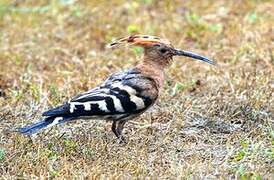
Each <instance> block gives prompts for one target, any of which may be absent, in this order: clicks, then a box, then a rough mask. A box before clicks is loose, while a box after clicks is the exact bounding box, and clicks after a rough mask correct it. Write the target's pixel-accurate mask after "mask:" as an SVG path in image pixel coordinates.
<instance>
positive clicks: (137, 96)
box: [17, 35, 215, 142]
mask: <svg viewBox="0 0 274 180" xmlns="http://www.w3.org/2000/svg"><path fill="white" fill-rule="evenodd" d="M122 44H126V45H128V46H139V47H142V48H143V56H142V58H141V60H140V62H139V63H138V64H137V65H136V66H135V67H133V68H130V69H128V70H125V71H122V72H117V73H114V74H112V75H110V76H109V77H108V78H107V79H106V80H105V81H104V82H103V83H102V84H100V85H98V86H97V87H95V88H93V89H91V90H89V91H87V92H83V93H80V94H79V95H77V96H75V97H73V98H72V99H70V100H69V101H67V102H65V103H64V104H62V105H59V106H57V107H55V108H52V109H50V110H48V111H46V112H44V113H42V116H43V118H42V120H40V121H39V122H37V123H34V124H31V125H27V126H25V127H22V128H18V129H17V130H18V131H19V132H20V133H22V134H24V135H32V134H36V133H38V132H39V131H41V130H44V129H47V128H50V127H52V126H54V125H57V124H63V123H65V122H69V121H74V120H78V119H98V120H99V119H101V120H106V121H111V122H112V127H111V130H112V131H113V133H114V134H115V136H116V137H117V139H118V140H119V142H125V138H124V136H123V134H122V132H123V129H124V125H125V123H126V122H128V121H129V120H132V119H134V118H136V117H138V116H140V115H141V114H143V113H144V112H146V111H147V110H148V109H149V108H150V107H152V106H153V105H154V104H155V103H156V102H157V100H158V99H159V97H160V95H161V93H162V91H163V85H164V81H165V69H166V68H167V67H168V66H169V65H170V64H171V63H172V62H173V57H174V56H185V57H189V58H194V59H197V60H201V61H204V62H207V63H209V64H211V65H214V64H215V62H214V61H213V60H211V59H209V58H207V57H205V56H202V55H199V54H196V53H193V52H190V51H186V50H180V49H176V48H174V46H173V45H172V44H171V43H170V41H168V40H167V39H164V38H160V37H157V36H150V35H130V36H127V37H123V38H120V39H117V40H116V41H114V42H112V43H111V44H109V45H108V47H109V48H116V47H119V46H120V45H122Z"/></svg>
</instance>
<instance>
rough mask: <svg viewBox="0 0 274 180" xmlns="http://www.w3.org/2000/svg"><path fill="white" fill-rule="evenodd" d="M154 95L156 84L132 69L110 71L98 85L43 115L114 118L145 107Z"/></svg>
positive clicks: (152, 99) (156, 91)
mask: <svg viewBox="0 0 274 180" xmlns="http://www.w3.org/2000/svg"><path fill="white" fill-rule="evenodd" d="M157 95H158V88H157V85H156V83H155V82H154V80H153V79H150V78H148V77H145V76H143V75H142V74H141V73H140V72H139V71H137V70H136V69H132V70H129V71H126V72H123V73H117V74H114V75H112V76H111V77H110V78H109V79H107V80H106V81H105V82H104V84H102V85H101V86H99V87H97V88H95V89H93V90H90V91H88V92H85V93H83V94H80V95H78V96H76V97H74V98H73V99H71V100H70V101H69V102H68V103H67V104H65V105H63V106H60V107H57V108H55V109H52V110H50V111H48V112H45V113H44V114H43V115H45V116H68V117H75V118H78V117H79V118H80V117H90V118H93V117H98V116H99V117H102V118H103V119H113V120H115V119H119V118H125V117H128V116H131V115H136V114H139V113H141V112H143V111H145V110H146V109H147V108H148V107H150V106H151V105H152V104H153V103H154V102H155V100H156V99H157Z"/></svg>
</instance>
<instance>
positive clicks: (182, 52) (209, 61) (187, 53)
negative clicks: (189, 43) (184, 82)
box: [174, 49, 215, 65]
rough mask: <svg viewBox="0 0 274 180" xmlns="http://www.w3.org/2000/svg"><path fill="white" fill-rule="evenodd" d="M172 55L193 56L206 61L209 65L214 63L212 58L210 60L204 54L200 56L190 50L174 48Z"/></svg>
mask: <svg viewBox="0 0 274 180" xmlns="http://www.w3.org/2000/svg"><path fill="white" fill-rule="evenodd" d="M174 56H186V57H190V58H194V59H198V60H201V61H204V62H207V63H209V64H211V65H215V62H214V61H213V60H211V59H209V58H207V57H205V56H201V55H199V54H196V53H193V52H190V51H185V50H178V49H174Z"/></svg>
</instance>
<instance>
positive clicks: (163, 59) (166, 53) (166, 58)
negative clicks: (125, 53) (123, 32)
mask: <svg viewBox="0 0 274 180" xmlns="http://www.w3.org/2000/svg"><path fill="white" fill-rule="evenodd" d="M124 43H127V44H129V45H136V46H141V47H143V48H144V59H145V60H147V61H153V62H156V63H157V64H159V65H161V66H164V67H165V66H167V65H169V64H170V63H171V62H172V61H173V56H185V57H190V58H193V59H197V60H201V61H204V62H207V63H209V64H212V65H214V64H215V63H214V61H212V60H210V59H209V58H207V57H205V56H202V55H199V54H196V53H193V52H190V51H185V50H180V49H176V48H174V47H173V45H172V44H171V43H170V42H169V41H168V40H166V39H161V38H159V37H155V36H148V35H132V36H129V37H125V38H121V39H118V40H117V41H115V42H113V43H111V44H110V45H109V47H110V48H112V47H115V46H119V45H120V44H124Z"/></svg>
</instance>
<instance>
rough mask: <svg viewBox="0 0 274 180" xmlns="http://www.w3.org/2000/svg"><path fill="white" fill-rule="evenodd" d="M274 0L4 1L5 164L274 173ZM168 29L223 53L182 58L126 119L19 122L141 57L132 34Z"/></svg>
mask: <svg viewBox="0 0 274 180" xmlns="http://www.w3.org/2000/svg"><path fill="white" fill-rule="evenodd" d="M273 12H274V8H273V1H267V0H262V1H260V0H243V1H237V3H236V2H234V1H225V0H221V1H183V2H181V1H154V0H142V1H120V0H115V1H111V2H109V1H100V2H98V1H88V2H86V3H84V2H83V1H74V0H55V1H54V0H52V1H39V0H36V1H14V2H12V1H7V0H1V1H0V64H1V65H0V122H1V126H0V131H1V133H0V174H1V175H2V178H3V179H15V178H16V179H22V178H26V179H27V178H37V177H40V178H42V177H46V178H58V179H63V178H71V177H72V178H107V177H108V178H113V179H116V178H117V179H120V178H131V177H139V178H144V177H154V178H155V177H156V178H157V177H158V178H168V177H171V178H172V179H173V178H184V179H200V178H209V179H227V178H231V179H234V178H237V179H243V180H244V179H273V177H274V172H273V169H274V163H273V162H274V130H273V120H274V114H273V113H274V112H273V107H274V98H273V88H274V82H273V77H274V68H273V67H274V66H273V65H274V60H273V59H274V51H273V49H274V48H273V40H274V36H273V22H274V18H273V17H274V13H273ZM132 33H133V34H135V33H140V34H151V35H157V36H160V37H165V38H168V39H169V40H170V41H171V42H172V43H173V45H174V46H175V47H178V48H182V49H187V50H192V51H195V52H199V53H201V54H204V55H206V56H208V57H211V58H213V59H215V60H216V61H217V63H218V66H216V67H212V66H209V65H207V64H205V63H202V62H197V61H196V62H195V61H193V60H189V59H187V58H176V60H175V61H174V63H173V65H171V67H169V68H168V69H167V71H166V74H167V81H166V84H165V89H164V91H163V94H162V96H161V99H160V101H159V102H158V103H157V105H155V106H154V107H153V108H152V109H151V110H150V111H149V112H147V113H145V114H144V115H142V116H141V117H140V118H137V119H135V120H134V121H131V122H130V123H128V124H127V125H126V128H125V136H126V138H127V140H128V143H127V144H126V145H119V144H118V143H117V141H116V139H115V137H114V135H113V134H112V132H111V131H110V126H111V125H110V124H109V123H105V122H103V121H100V120H98V121H89V122H85V121H78V122H73V123H68V124H66V125H63V126H58V127H55V128H53V129H52V130H50V131H48V132H43V133H41V134H39V135H38V137H37V138H36V139H35V140H34V141H30V140H29V139H28V138H27V137H23V136H22V135H20V134H17V133H14V132H13V131H12V130H14V129H15V128H17V127H21V126H23V125H26V124H29V123H31V122H34V121H37V120H38V119H39V118H41V113H42V112H43V111H45V110H47V109H49V108H50V107H52V106H55V105H58V104H60V103H62V102H64V101H66V100H68V99H69V97H71V96H74V95H76V94H77V93H79V92H82V91H86V90H88V89H91V88H93V87H95V86H96V85H98V84H99V83H100V82H102V81H103V80H104V79H105V78H106V77H107V76H109V75H110V74H111V73H113V72H116V71H120V70H122V69H127V68H129V67H131V66H133V65H135V64H136V63H137V62H138V60H136V59H138V58H139V57H140V54H141V53H142V50H140V49H138V48H134V49H123V48H121V49H118V50H115V51H110V50H107V49H105V46H106V44H107V43H109V42H110V41H112V40H113V39H116V38H119V37H123V36H127V35H128V34H132Z"/></svg>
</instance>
